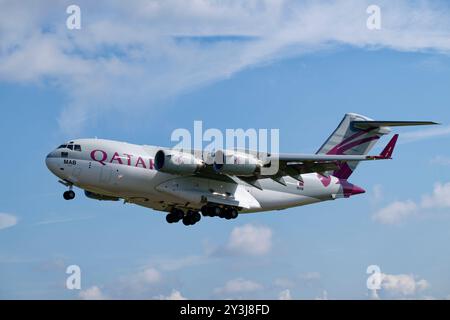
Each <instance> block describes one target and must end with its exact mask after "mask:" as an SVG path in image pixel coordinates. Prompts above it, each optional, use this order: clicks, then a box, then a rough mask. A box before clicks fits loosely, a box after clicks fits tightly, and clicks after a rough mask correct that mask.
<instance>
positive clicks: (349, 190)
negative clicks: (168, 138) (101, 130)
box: [46, 113, 436, 225]
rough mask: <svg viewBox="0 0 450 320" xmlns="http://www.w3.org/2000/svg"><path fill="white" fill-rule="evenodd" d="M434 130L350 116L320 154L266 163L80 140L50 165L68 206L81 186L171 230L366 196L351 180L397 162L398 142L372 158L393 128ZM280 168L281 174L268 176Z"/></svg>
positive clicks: (225, 154)
mask: <svg viewBox="0 0 450 320" xmlns="http://www.w3.org/2000/svg"><path fill="white" fill-rule="evenodd" d="M432 124H436V123H434V122H429V121H373V120H372V119H369V118H367V117H365V116H361V115H357V114H354V113H348V114H346V115H345V117H344V119H343V120H342V121H341V123H340V124H339V126H338V127H337V128H336V130H335V131H334V132H333V133H332V134H331V136H330V137H329V138H328V139H327V140H326V141H325V143H324V144H323V145H322V146H321V147H320V148H319V150H318V151H317V153H315V154H283V153H279V154H269V153H267V154H266V155H265V156H264V157H262V156H260V155H259V154H257V153H251V152H243V151H242V150H218V151H216V152H214V154H211V156H210V157H208V159H205V157H203V156H202V155H201V156H198V155H197V153H195V152H194V151H190V152H188V151H180V150H174V149H171V148H161V147H157V146H148V145H135V144H129V143H125V142H118V141H111V140H103V139H75V140H71V141H69V142H67V143H64V144H62V145H60V146H59V147H58V148H56V149H55V150H53V151H51V152H50V153H49V154H48V155H47V158H46V165H47V167H48V169H49V170H50V171H51V172H52V173H53V174H55V175H56V176H57V177H58V178H59V179H60V180H59V181H60V182H61V183H62V184H63V185H65V186H66V187H67V188H68V190H67V191H65V192H64V194H63V195H64V199H66V200H72V199H74V198H75V192H74V191H73V187H74V186H76V187H78V188H81V189H83V190H84V193H85V195H86V196H87V197H89V198H92V199H97V200H110V201H118V200H120V199H123V200H124V201H125V202H127V203H134V204H137V205H140V206H143V207H147V208H152V209H155V210H158V211H162V212H165V213H167V215H166V220H167V222H169V223H175V222H179V221H182V222H183V224H185V225H193V224H195V223H197V222H198V221H200V219H201V216H202V215H203V216H204V217H205V216H208V217H220V218H225V219H235V218H237V217H238V215H240V214H246V213H254V212H262V211H271V210H282V209H286V208H291V207H296V206H303V205H307V204H313V203H317V202H322V201H327V200H335V199H338V198H349V197H351V196H354V195H357V194H361V193H364V192H365V191H364V189H362V188H361V187H358V186H356V185H354V184H352V183H350V182H349V178H350V176H351V175H352V173H353V172H354V171H355V169H356V168H357V166H358V164H359V163H360V162H362V161H371V160H386V159H391V157H392V153H393V150H394V147H395V144H396V142H397V139H398V135H394V136H393V137H392V139H391V140H390V141H389V143H388V144H387V145H386V147H385V148H384V149H383V151H382V152H381V153H380V154H379V155H368V153H369V152H370V150H371V149H372V148H373V147H374V145H375V144H376V142H377V141H378V140H379V139H380V138H381V137H382V136H383V135H386V134H389V133H390V131H391V130H390V127H397V126H415V125H432ZM275 161H276V163H277V169H276V170H275V171H274V172H271V173H270V174H265V170H264V169H265V168H267V167H270V166H271V165H272V162H275ZM272 171H273V170H272Z"/></svg>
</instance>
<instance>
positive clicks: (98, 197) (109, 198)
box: [84, 190, 119, 201]
mask: <svg viewBox="0 0 450 320" xmlns="http://www.w3.org/2000/svg"><path fill="white" fill-rule="evenodd" d="M84 194H85V195H86V197H88V198H91V199H95V200H104V201H118V200H119V198H117V197H112V196H105V195H103V194H99V193H94V192H90V191H87V190H84Z"/></svg>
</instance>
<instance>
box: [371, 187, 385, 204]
mask: <svg viewBox="0 0 450 320" xmlns="http://www.w3.org/2000/svg"><path fill="white" fill-rule="evenodd" d="M381 200H383V186H382V185H381V184H376V185H374V186H373V188H372V197H371V201H372V203H374V204H376V203H379V202H380V201H381Z"/></svg>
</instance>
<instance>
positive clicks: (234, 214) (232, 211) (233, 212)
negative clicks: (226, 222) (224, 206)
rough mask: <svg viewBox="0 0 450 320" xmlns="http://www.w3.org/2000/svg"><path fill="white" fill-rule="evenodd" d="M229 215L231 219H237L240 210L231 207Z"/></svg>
mask: <svg viewBox="0 0 450 320" xmlns="http://www.w3.org/2000/svg"><path fill="white" fill-rule="evenodd" d="M228 215H229V217H230V219H236V218H237V217H238V215H239V212H238V211H237V210H236V209H234V208H230V209H229V210H228Z"/></svg>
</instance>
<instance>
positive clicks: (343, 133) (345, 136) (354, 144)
mask: <svg viewBox="0 0 450 320" xmlns="http://www.w3.org/2000/svg"><path fill="white" fill-rule="evenodd" d="M434 124H437V123H435V122H430V121H373V120H372V119H370V118H367V117H365V116H362V115H359V114H355V113H347V114H346V115H345V117H344V119H342V121H341V123H340V124H339V126H338V127H337V128H336V130H335V131H334V132H333V133H332V134H331V136H330V137H329V138H328V139H327V141H325V143H324V144H323V145H322V147H320V149H319V151H317V154H333V155H343V154H345V155H366V154H368V153H369V152H370V150H372V148H373V147H374V146H375V144H376V143H377V141H378V140H379V139H380V138H381V137H382V136H383V135H385V134H388V133H389V132H391V129H390V128H389V127H400V126H419V125H434ZM397 138H398V135H396V136H394V137H393V138H392V140H391V141H390V142H389V144H388V145H387V146H386V148H385V149H384V150H383V152H382V153H381V156H383V157H385V158H390V157H391V156H392V151H393V149H394V146H395V143H396V142H397ZM357 166H358V162H353V161H351V162H347V163H343V164H342V165H341V166H340V168H339V169H338V170H335V171H334V172H332V173H331V172H330V174H333V175H334V176H336V177H337V178H340V179H348V178H349V177H350V175H351V174H352V173H353V172H354V171H355V169H356V167H357Z"/></svg>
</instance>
